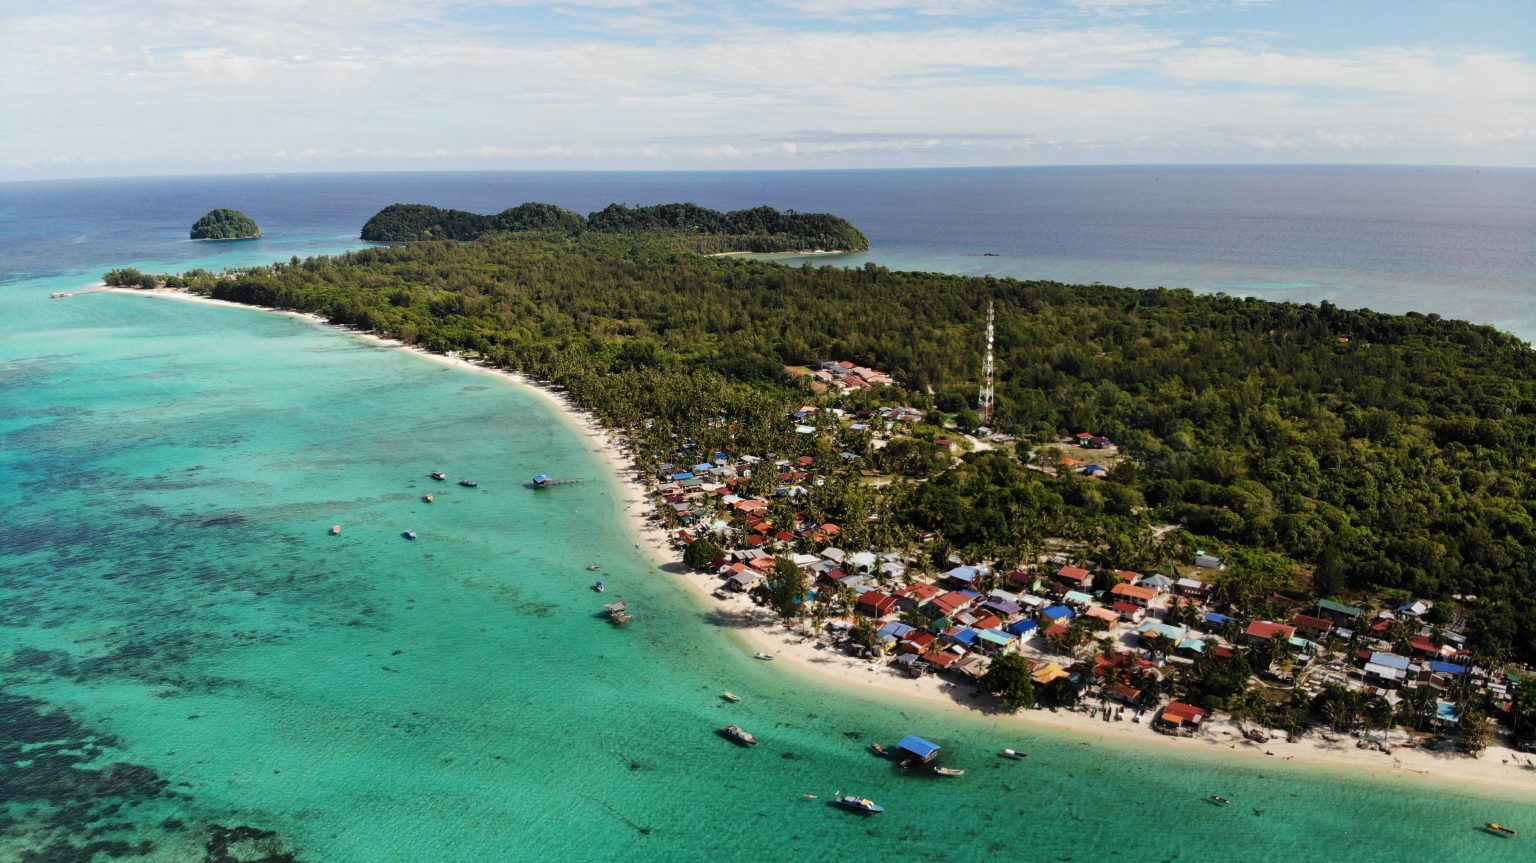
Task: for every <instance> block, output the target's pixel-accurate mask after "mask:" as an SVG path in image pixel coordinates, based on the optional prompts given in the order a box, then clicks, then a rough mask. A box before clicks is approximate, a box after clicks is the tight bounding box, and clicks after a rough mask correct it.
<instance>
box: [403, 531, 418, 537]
mask: <svg viewBox="0 0 1536 863" xmlns="http://www.w3.org/2000/svg"><path fill="white" fill-rule="evenodd" d="M400 535H401V536H403V537H405V538H406V539H415V538H416V531H414V530H402V531H400Z"/></svg>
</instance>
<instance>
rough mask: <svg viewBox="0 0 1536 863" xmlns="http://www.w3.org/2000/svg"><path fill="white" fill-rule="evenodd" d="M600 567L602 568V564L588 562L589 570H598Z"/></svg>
mask: <svg viewBox="0 0 1536 863" xmlns="http://www.w3.org/2000/svg"><path fill="white" fill-rule="evenodd" d="M600 569H602V566H600V565H599V564H596V563H589V564H587V572H597V571H598V570H600Z"/></svg>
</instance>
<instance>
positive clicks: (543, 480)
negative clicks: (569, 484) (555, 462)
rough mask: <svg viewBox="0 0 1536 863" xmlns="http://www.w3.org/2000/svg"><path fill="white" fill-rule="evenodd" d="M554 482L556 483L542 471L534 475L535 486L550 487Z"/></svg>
mask: <svg viewBox="0 0 1536 863" xmlns="http://www.w3.org/2000/svg"><path fill="white" fill-rule="evenodd" d="M553 484H554V480H552V479H550V478H549V477H547V476H545V475H544V474H542V473H541V474H535V475H534V477H533V487H534V488H549V487H550V486H551V485H553Z"/></svg>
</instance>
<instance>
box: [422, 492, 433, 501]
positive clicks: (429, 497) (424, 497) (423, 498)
mask: <svg viewBox="0 0 1536 863" xmlns="http://www.w3.org/2000/svg"><path fill="white" fill-rule="evenodd" d="M421 502H422V503H431V502H432V495H430V494H424V495H422V496H421Z"/></svg>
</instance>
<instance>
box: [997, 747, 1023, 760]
mask: <svg viewBox="0 0 1536 863" xmlns="http://www.w3.org/2000/svg"><path fill="white" fill-rule="evenodd" d="M1002 755H1003V757H1004V758H1012V759H1014V760H1015V761H1022V760H1023V759H1025V758H1028V757H1029V753H1028V752H1020V751H1019V750H1017V749H1004V750H1003V752H1002Z"/></svg>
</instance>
